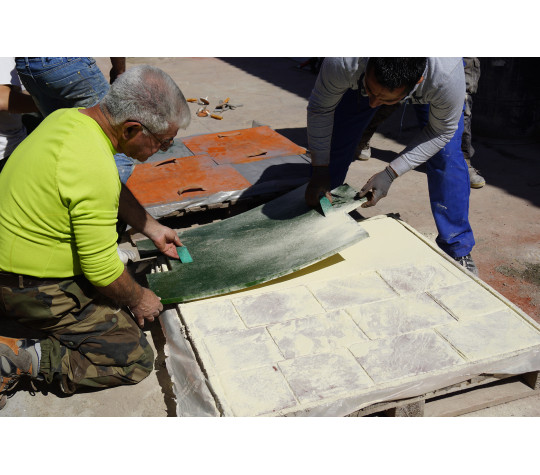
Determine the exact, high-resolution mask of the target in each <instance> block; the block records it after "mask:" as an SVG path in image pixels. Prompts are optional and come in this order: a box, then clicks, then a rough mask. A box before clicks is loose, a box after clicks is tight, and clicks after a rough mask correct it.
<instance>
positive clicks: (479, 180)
mask: <svg viewBox="0 0 540 475" xmlns="http://www.w3.org/2000/svg"><path fill="white" fill-rule="evenodd" d="M469 178H470V179H471V188H482V187H483V186H484V185H485V184H486V180H484V178H483V177H482V176H480V174H479V173H478V170H477V169H476V168H473V167H469Z"/></svg>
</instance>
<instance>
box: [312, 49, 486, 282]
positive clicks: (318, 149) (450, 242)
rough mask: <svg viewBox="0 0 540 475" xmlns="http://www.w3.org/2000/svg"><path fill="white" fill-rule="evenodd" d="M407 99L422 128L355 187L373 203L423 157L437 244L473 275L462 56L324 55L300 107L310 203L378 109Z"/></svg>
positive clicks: (343, 164) (333, 178)
mask: <svg viewBox="0 0 540 475" xmlns="http://www.w3.org/2000/svg"><path fill="white" fill-rule="evenodd" d="M403 101H409V102H410V103H412V104H415V105H418V108H417V107H415V111H416V112H417V116H418V119H419V121H420V124H421V126H422V129H421V130H420V131H419V132H418V134H416V135H415V136H414V137H413V138H412V139H411V140H410V141H409V144H408V145H407V146H406V147H405V149H404V150H403V151H402V152H401V153H400V154H399V155H398V156H397V157H396V158H395V159H394V160H392V162H390V164H389V165H388V166H387V167H385V168H384V169H383V170H382V171H381V172H379V173H377V174H375V175H373V176H372V177H371V178H370V179H369V180H368V181H367V182H366V184H365V185H364V186H363V187H362V189H361V190H360V193H359V195H360V197H364V196H366V197H367V198H368V199H367V201H366V202H365V203H364V204H362V207H364V208H365V207H369V206H374V205H375V204H377V202H378V201H379V200H380V199H381V198H384V197H385V196H387V194H388V190H389V189H390V186H391V184H392V182H393V181H394V180H395V179H396V178H398V177H400V176H401V175H403V174H404V173H406V172H408V171H410V170H412V169H414V168H416V167H417V166H419V165H420V164H422V163H426V168H427V178H428V189H429V196H430V204H431V211H432V213H433V217H434V219H435V224H436V226H437V230H438V236H437V238H436V243H437V245H438V246H439V247H440V248H441V249H442V250H443V251H444V252H445V253H446V254H448V255H449V256H450V257H452V258H453V259H454V260H455V261H457V262H458V263H459V264H460V265H462V266H463V267H465V268H466V269H468V270H469V271H470V272H472V273H474V274H476V275H478V269H477V268H476V265H475V264H474V261H473V259H472V257H471V254H470V253H471V250H472V248H473V247H474V244H475V241H474V235H473V231H472V228H471V226H470V223H469V194H470V181H469V174H468V170H467V163H466V162H465V160H464V158H463V152H462V151H461V135H462V133H463V109H464V102H465V75H464V71H463V60H462V58H325V60H324V61H323V64H322V67H321V70H320V72H319V75H318V77H317V80H316V82H315V87H314V88H313V91H312V93H311V96H310V98H309V103H308V108H307V132H308V145H309V150H310V153H311V164H312V176H311V179H310V181H309V183H308V185H307V187H306V193H305V199H306V203H307V204H308V205H309V206H312V207H316V206H318V205H319V199H320V196H321V195H326V196H327V197H328V199H329V200H331V199H332V197H331V194H330V190H332V189H333V188H335V187H337V186H339V185H341V184H343V183H344V181H345V177H346V176H347V172H348V169H349V166H350V165H351V163H352V162H353V160H354V153H355V149H356V146H357V145H358V142H359V140H360V137H361V136H362V133H363V132H364V130H365V129H366V127H367V126H368V124H369V123H370V121H371V120H372V119H373V116H374V115H375V113H376V111H377V108H378V107H380V106H382V105H393V104H397V103H399V102H403Z"/></svg>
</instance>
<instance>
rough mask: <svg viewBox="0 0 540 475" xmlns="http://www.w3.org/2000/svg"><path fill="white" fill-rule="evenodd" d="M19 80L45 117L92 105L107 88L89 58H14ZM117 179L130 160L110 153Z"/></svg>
mask: <svg viewBox="0 0 540 475" xmlns="http://www.w3.org/2000/svg"><path fill="white" fill-rule="evenodd" d="M15 64H16V68H17V73H18V74H19V77H20V79H21V83H22V84H23V85H24V87H25V89H26V90H27V91H28V92H29V93H30V95H31V96H32V98H33V99H34V102H35V103H36V106H37V108H38V109H39V111H40V112H41V114H42V115H43V117H47V116H48V115H49V114H50V113H51V112H54V111H55V110H57V109H65V108H70V107H86V108H88V107H92V106H94V105H96V104H97V103H98V102H99V101H100V100H101V99H102V98H103V97H104V96H105V94H107V91H108V90H109V87H110V86H109V83H108V82H107V80H106V79H105V76H103V73H102V72H101V70H100V69H99V67H98V65H97V64H96V61H95V60H94V59H93V58H60V57H58V58H57V57H53V58H15ZM114 160H115V162H116V167H117V168H118V173H119V176H120V181H121V182H122V183H126V182H127V179H128V178H129V177H130V175H131V173H132V171H133V166H134V162H133V159H132V158H129V157H128V156H126V155H124V154H123V153H119V154H116V155H115V156H114Z"/></svg>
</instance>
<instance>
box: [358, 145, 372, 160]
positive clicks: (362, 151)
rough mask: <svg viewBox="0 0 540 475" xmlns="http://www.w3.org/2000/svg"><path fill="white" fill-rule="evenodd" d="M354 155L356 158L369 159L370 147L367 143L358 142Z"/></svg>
mask: <svg viewBox="0 0 540 475" xmlns="http://www.w3.org/2000/svg"><path fill="white" fill-rule="evenodd" d="M355 155H356V159H357V160H364V161H365V160H369V159H370V158H371V147H370V146H369V144H365V145H362V144H360V145H358V147H357V149H356V152H355Z"/></svg>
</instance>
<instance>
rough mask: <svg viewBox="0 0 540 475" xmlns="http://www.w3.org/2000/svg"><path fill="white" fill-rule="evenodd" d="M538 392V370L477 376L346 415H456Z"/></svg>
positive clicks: (539, 377)
mask: <svg viewBox="0 0 540 475" xmlns="http://www.w3.org/2000/svg"><path fill="white" fill-rule="evenodd" d="M539 393H540V372H538V371H535V372H532V373H526V374H522V375H518V376H512V377H507V378H504V379H501V378H494V377H490V376H477V377H475V378H471V379H468V380H466V381H463V382H462V383H459V384H455V385H452V386H448V387H446V388H442V389H437V390H435V391H431V392H429V393H426V394H423V395H421V396H417V397H414V398H408V399H402V400H398V401H390V402H381V403H377V404H373V405H371V406H368V407H365V408H363V409H360V410H358V411H355V412H353V413H351V414H349V415H348V416H347V417H363V416H389V417H455V416H459V415H462V414H468V413H470V412H474V411H479V410H480V409H485V408H487V407H493V406H496V405H498V404H504V403H507V402H510V401H515V400H517V399H521V398H524V397H528V396H532V395H535V394H539Z"/></svg>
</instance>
